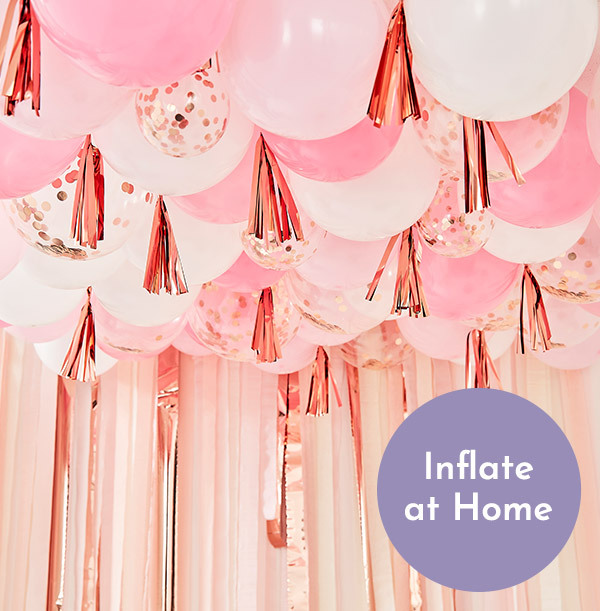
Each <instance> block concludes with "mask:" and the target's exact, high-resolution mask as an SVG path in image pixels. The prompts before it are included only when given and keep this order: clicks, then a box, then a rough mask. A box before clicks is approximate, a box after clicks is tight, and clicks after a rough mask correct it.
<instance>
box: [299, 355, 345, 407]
mask: <svg viewBox="0 0 600 611" xmlns="http://www.w3.org/2000/svg"><path fill="white" fill-rule="evenodd" d="M330 380H331V386H332V388H333V392H334V393H335V399H336V402H337V404H338V407H341V406H342V398H341V397H340V392H339V390H338V387H337V384H336V383H335V379H334V378H333V375H331V374H330V371H329V356H327V352H326V351H325V348H323V346H319V347H318V348H317V356H316V357H315V360H314V361H313V364H312V372H311V377H310V388H309V390H308V406H307V408H306V413H307V414H309V415H310V416H324V415H325V414H328V413H329V381H330Z"/></svg>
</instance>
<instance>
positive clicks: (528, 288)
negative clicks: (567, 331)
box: [517, 265, 552, 354]
mask: <svg viewBox="0 0 600 611" xmlns="http://www.w3.org/2000/svg"><path fill="white" fill-rule="evenodd" d="M526 308H527V315H528V318H529V346H530V348H531V350H537V349H538V347H540V346H541V348H542V352H545V351H546V350H550V349H551V348H552V342H551V341H550V339H551V337H552V333H551V332H550V325H549V324H548V315H547V314H546V307H545V306H544V298H543V297H542V289H541V288H540V285H539V283H538V281H537V280H536V278H535V276H534V275H533V273H532V271H531V269H530V268H529V265H526V266H525V268H524V270H523V281H522V282H521V312H520V317H519V343H518V347H517V349H518V352H519V353H520V354H525V309H526Z"/></svg>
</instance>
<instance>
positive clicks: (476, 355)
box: [465, 329, 500, 388]
mask: <svg viewBox="0 0 600 611" xmlns="http://www.w3.org/2000/svg"><path fill="white" fill-rule="evenodd" d="M492 376H493V377H494V379H495V380H496V383H497V386H498V387H499V388H500V377H499V376H498V372H497V371H496V367H495V365H494V361H493V360H492V357H491V356H490V354H489V352H488V348H487V343H486V341H485V331H480V330H479V329H473V330H472V331H469V334H468V335H467V353H466V356H465V388H491V381H492Z"/></svg>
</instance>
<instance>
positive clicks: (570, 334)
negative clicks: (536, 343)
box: [544, 294, 600, 346]
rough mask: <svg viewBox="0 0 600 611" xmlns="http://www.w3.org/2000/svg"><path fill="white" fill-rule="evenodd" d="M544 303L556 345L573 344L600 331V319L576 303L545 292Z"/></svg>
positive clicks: (553, 341) (552, 339)
mask: <svg viewBox="0 0 600 611" xmlns="http://www.w3.org/2000/svg"><path fill="white" fill-rule="evenodd" d="M544 305H545V307H546V314H547V316H548V324H549V325H550V331H551V333H552V338H551V341H552V343H553V344H554V345H556V346H573V345H575V344H580V343H581V342H583V341H585V340H586V339H588V338H589V337H590V336H592V335H594V334H595V333H596V331H600V319H599V318H597V317H595V316H594V315H593V314H591V313H590V312H587V311H586V310H585V309H584V308H582V307H580V306H578V305H577V304H575V303H568V302H566V301H562V300H560V299H557V298H556V297H552V295H547V294H544Z"/></svg>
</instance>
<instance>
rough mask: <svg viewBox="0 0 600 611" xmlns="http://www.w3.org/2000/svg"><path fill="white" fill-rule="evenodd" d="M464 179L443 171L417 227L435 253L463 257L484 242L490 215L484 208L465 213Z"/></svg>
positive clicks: (490, 221)
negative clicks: (429, 203)
mask: <svg viewBox="0 0 600 611" xmlns="http://www.w3.org/2000/svg"><path fill="white" fill-rule="evenodd" d="M464 209H465V194H464V182H463V181H459V178H458V177H457V176H453V175H451V174H449V173H446V172H444V173H443V174H442V178H441V180H440V183H439V187H438V190H437V193H436V194H435V198H434V199H433V202H431V205H430V206H429V208H428V209H427V211H426V212H425V214H424V215H423V216H422V217H421V218H420V219H419V221H418V224H417V227H418V228H419V233H420V234H421V236H422V237H423V240H424V241H425V243H426V244H427V245H428V246H429V248H431V250H433V251H434V252H436V253H437V254H438V255H444V256H445V257H467V256H469V255H472V254H473V253H476V252H477V251H478V250H480V249H481V248H482V246H484V245H485V244H486V242H487V241H488V239H489V237H490V235H491V233H492V230H493V228H494V217H493V216H492V215H491V214H490V212H489V211H488V210H476V211H475V212H471V213H469V214H466V213H465V211H464Z"/></svg>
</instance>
